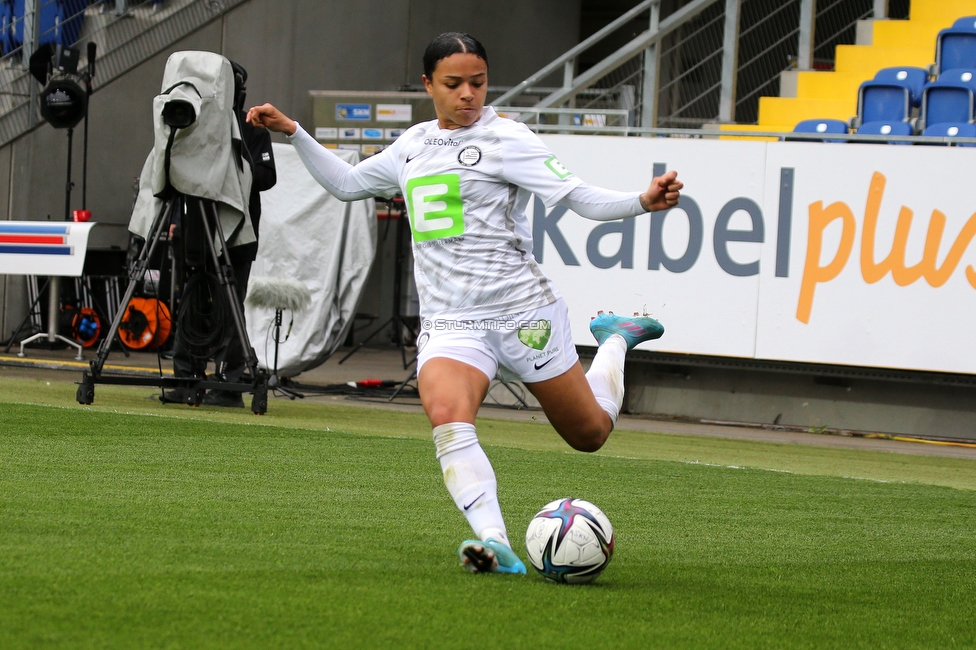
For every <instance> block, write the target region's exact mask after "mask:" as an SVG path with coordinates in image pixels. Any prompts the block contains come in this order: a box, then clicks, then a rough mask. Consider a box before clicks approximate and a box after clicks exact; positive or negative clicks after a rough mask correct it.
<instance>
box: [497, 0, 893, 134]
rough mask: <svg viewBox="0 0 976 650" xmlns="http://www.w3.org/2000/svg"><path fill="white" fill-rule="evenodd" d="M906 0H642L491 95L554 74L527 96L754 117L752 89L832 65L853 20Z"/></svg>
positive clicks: (539, 102)
mask: <svg viewBox="0 0 976 650" xmlns="http://www.w3.org/2000/svg"><path fill="white" fill-rule="evenodd" d="M906 1H907V0H819V2H818V1H817V0H644V1H643V2H640V3H638V4H637V5H636V6H634V8H633V9H631V10H630V11H628V12H626V13H624V14H623V15H621V16H620V17H619V18H617V19H616V20H614V21H612V22H611V23H609V24H608V25H606V26H605V27H603V28H602V29H600V30H599V31H598V32H596V33H595V34H593V36H591V37H589V38H587V39H586V40H584V41H583V42H581V43H580V44H579V45H577V46H575V47H574V48H572V49H570V50H569V51H567V52H566V53H565V54H563V55H562V56H560V57H559V58H557V59H555V60H554V61H552V62H551V63H550V64H549V65H547V66H545V67H544V68H542V69H541V70H539V71H538V72H536V73H535V74H533V75H532V76H530V77H529V78H528V79H526V80H524V81H523V82H522V83H520V84H518V85H517V86H515V87H514V88H512V89H511V90H509V91H508V92H505V93H504V94H502V95H501V96H500V97H498V98H496V99H495V100H494V102H495V103H509V104H513V105H519V104H522V103H526V102H527V100H529V93H528V92H527V91H528V90H529V89H530V88H533V87H536V89H538V87H539V86H541V85H542V83H543V82H545V81H546V80H547V79H548V80H550V85H554V84H551V81H553V80H555V79H554V77H555V76H556V75H558V73H560V72H561V73H562V85H561V86H558V87H557V88H555V89H554V90H553V91H552V92H550V93H549V94H547V95H544V96H542V97H541V98H539V96H538V95H536V96H535V97H532V98H531V101H534V102H535V104H534V105H535V106H537V107H539V108H546V107H552V106H565V107H569V108H618V109H621V110H627V111H628V113H629V116H630V117H629V123H630V125H631V126H638V125H640V126H667V127H686V126H702V125H704V124H708V123H714V122H722V123H732V122H735V121H738V122H743V123H748V122H755V121H756V120H757V117H758V100H759V97H760V96H762V95H775V94H778V93H779V82H780V75H781V74H782V72H783V71H784V70H788V69H791V68H793V69H796V68H799V69H814V68H831V67H832V62H833V57H834V49H835V48H836V46H837V45H838V44H841V43H853V42H854V40H855V37H856V31H857V23H858V21H859V20H864V19H866V18H869V17H872V16H878V17H885V16H887V15H888V11H889V6H890V5H891V4H898V5H899V9H898V10H899V11H904V12H905V13H907V4H905V2H906ZM902 4H905V6H904V8H903V9H902V8H901V5H902ZM666 11H667V13H666ZM645 20H646V21H647V22H646V24H647V29H646V30H644V31H643V32H642V33H640V34H638V35H637V36H636V37H633V38H630V39H629V40H628V41H627V42H625V43H624V44H623V45H621V46H619V47H617V48H616V50H615V51H614V52H613V54H611V55H609V56H607V57H605V58H603V59H602V60H600V61H599V62H597V63H596V64H594V65H593V66H591V67H590V68H589V69H587V70H584V71H582V72H581V73H578V74H577V71H576V68H577V65H578V62H579V61H580V58H581V56H582V55H583V54H584V53H586V52H587V51H589V50H591V49H592V48H594V47H595V46H598V45H602V46H603V47H605V46H606V44H607V43H610V42H613V43H619V42H620V41H621V39H620V34H619V32H620V31H621V29H622V28H623V27H624V26H627V25H631V26H632V25H633V24H634V22H635V21H645ZM557 82H558V80H557ZM584 92H585V96H584V94H583V93H584Z"/></svg>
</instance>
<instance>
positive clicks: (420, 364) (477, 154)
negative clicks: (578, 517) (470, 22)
mask: <svg viewBox="0 0 976 650" xmlns="http://www.w3.org/2000/svg"><path fill="white" fill-rule="evenodd" d="M423 82H424V86H425V87H426V89H427V93H428V94H429V95H430V96H431V97H432V98H433V101H434V109H435V111H436V114H437V119H436V120H431V121H429V122H423V123H421V124H416V125H414V126H413V127H411V128H410V129H408V130H407V131H406V132H405V133H404V134H403V135H401V136H400V137H399V138H398V139H397V140H396V141H395V142H394V143H393V144H392V145H391V146H390V147H388V148H387V149H385V150H383V151H382V152H380V153H379V154H377V155H375V156H372V157H371V158H367V159H366V160H364V161H363V162H361V163H359V164H358V165H356V166H351V165H349V164H347V163H346V162H344V161H342V160H340V159H339V158H338V157H337V156H335V155H333V154H332V153H331V152H330V151H329V150H328V149H325V148H324V147H322V146H320V145H319V144H318V143H317V142H316V141H315V140H314V139H313V138H312V137H311V136H310V135H309V134H308V133H306V132H305V131H304V130H303V129H302V127H301V126H300V125H299V124H298V123H297V122H295V121H293V120H291V119H289V118H288V117H287V116H285V115H284V114H282V113H281V112H280V111H278V110H277V109H276V108H275V107H274V106H272V105H270V104H265V105H263V106H257V107H254V108H252V109H251V110H250V111H249V112H248V115H247V120H248V122H251V123H252V124H254V125H256V126H264V127H266V128H268V129H271V130H273V131H278V132H282V133H284V134H285V135H287V136H288V138H289V140H290V141H291V142H292V143H293V144H294V145H295V148H296V150H297V151H298V153H299V155H300V156H301V158H302V160H303V161H304V163H305V166H306V167H307V168H308V170H309V171H310V172H311V174H312V175H313V176H314V177H315V178H316V180H318V182H319V183H321V184H322V185H323V186H324V187H325V188H326V189H328V190H329V191H330V192H331V193H332V194H334V195H335V196H337V197H338V198H339V199H341V200H344V201H352V200H358V199H364V198H367V197H371V196H392V195H394V194H396V193H398V192H400V193H402V194H403V196H404V197H405V201H406V204H407V213H408V216H409V219H410V226H411V231H412V235H413V254H414V273H415V276H416V282H417V289H418V292H419V294H420V316H421V333H420V335H419V337H418V339H417V350H418V358H417V371H418V380H417V381H418V388H419V390H420V400H421V402H422V403H423V406H424V410H425V411H426V413H427V417H428V418H429V419H430V424H431V426H432V427H433V436H434V446H435V448H436V452H437V458H438V459H439V461H440V465H441V470H442V471H443V473H444V483H445V485H446V486H447V489H448V492H449V493H450V494H451V496H452V497H453V498H454V502H455V503H456V504H457V507H458V509H459V510H461V512H462V513H463V514H464V516H465V517H466V518H467V520H468V523H469V524H470V525H471V528H472V529H473V530H474V533H475V535H476V536H477V538H478V539H473V540H467V541H464V542H462V544H461V546H460V548H459V549H458V556H459V558H460V559H461V563H462V564H463V565H464V566H465V567H466V568H467V569H468V570H469V571H471V572H473V573H478V572H498V573H514V574H522V573H525V565H524V564H523V563H522V561H521V560H520V559H519V558H518V556H517V555H516V554H515V553H514V552H513V551H512V549H511V544H510V543H509V541H508V536H507V533H506V529H505V521H504V519H503V518H502V513H501V508H500V507H499V504H498V497H497V484H496V480H495V473H494V470H493V469H492V466H491V463H490V462H489V461H488V457H487V456H486V455H485V452H484V451H483V449H482V448H481V445H480V444H479V442H478V436H477V434H476V432H475V416H476V415H477V414H478V408H479V407H480V405H481V403H482V402H483V401H484V399H485V396H486V395H487V393H488V387H489V384H490V382H491V380H492V379H494V377H495V374H496V372H498V373H500V375H501V376H502V378H503V379H519V380H521V381H522V382H523V383H524V384H525V385H526V386H527V387H528V389H529V390H530V391H531V392H532V394H533V395H534V396H535V397H536V399H538V400H539V403H540V404H541V405H542V408H543V410H544V411H545V414H546V416H547V417H548V418H549V421H550V422H551V423H552V426H553V427H554V428H555V429H556V431H557V432H558V433H559V435H561V436H562V437H563V439H565V440H566V442H567V443H569V445H570V446H571V447H573V448H574V449H577V450H579V451H590V452H591V451H596V450H597V449H599V448H600V447H601V446H603V443H604V442H606V440H607V437H608V436H609V435H610V431H611V430H612V429H613V426H614V423H615V421H616V419H617V416H618V414H619V412H620V407H621V404H622V403H623V394H624V381H623V369H624V356H625V355H626V353H627V351H628V350H630V349H632V348H633V347H634V346H635V345H637V344H638V343H641V342H643V341H647V340H651V339H655V338H658V337H660V336H661V335H662V334H663V333H664V328H663V327H661V325H660V324H659V323H658V322H657V321H656V320H654V319H653V318H650V317H647V316H643V317H641V316H637V315H636V314H635V316H634V317H633V318H625V317H620V316H615V315H613V314H612V313H609V314H604V313H602V312H601V313H600V314H599V315H598V316H597V317H596V318H595V319H593V320H592V321H591V322H590V331H591V332H592V333H593V335H594V336H595V337H596V340H597V342H598V343H599V349H598V351H597V354H596V357H595V358H594V359H593V363H592V364H591V366H590V369H589V371H588V372H587V373H586V374H585V375H584V373H583V369H582V367H581V366H580V363H579V357H578V356H577V354H576V348H575V346H574V345H573V340H572V337H571V333H570V327H569V312H568V309H567V307H566V304H565V302H564V301H563V299H562V298H561V297H560V295H559V293H558V291H557V290H556V288H555V286H553V284H552V282H550V281H549V279H548V278H546V276H545V274H544V273H543V272H542V270H541V269H540V268H539V265H538V264H537V263H536V261H535V259H534V258H533V256H532V238H531V233H532V229H531V226H530V224H529V222H528V219H527V217H526V216H525V207H526V205H527V203H528V201H529V198H530V196H531V195H532V194H535V195H537V196H539V197H540V198H541V199H542V200H543V201H544V202H545V203H546V205H548V206H554V205H556V204H562V205H565V206H567V207H568V208H569V209H571V210H572V211H573V212H576V213H577V214H579V215H582V216H584V217H587V218H590V219H596V220H601V221H603V220H613V219H621V218H625V217H633V216H636V215H639V214H644V213H645V212H649V211H652V210H661V209H666V208H669V207H671V206H674V205H676V204H677V203H678V198H679V192H680V190H681V188H682V183H681V182H679V181H678V180H677V174H676V173H675V172H673V171H672V172H669V173H668V174H666V175H664V176H660V177H657V178H654V179H653V180H652V181H651V185H650V187H649V188H648V189H647V191H646V192H643V193H641V194H638V193H636V192H635V193H625V192H616V191H611V190H606V189H602V188H598V187H594V186H591V185H587V184H586V183H584V182H583V181H581V180H580V179H578V178H576V177H575V176H573V175H572V174H571V173H570V172H569V171H568V170H567V169H566V168H565V167H563V166H562V165H561V164H559V162H558V161H557V160H556V158H555V156H553V155H552V153H551V152H550V151H549V150H548V149H546V147H545V145H544V144H543V143H542V141H541V140H540V139H539V138H538V137H537V136H536V135H535V134H534V133H532V132H531V131H530V130H529V129H528V128H527V127H526V126H525V125H524V124H520V123H518V122H514V121H512V120H507V119H503V118H500V117H499V116H498V115H496V114H495V111H494V110H493V109H492V108H491V107H486V106H485V105H484V103H485V96H486V94H487V90H488V55H487V53H486V52H485V48H484V47H483V46H482V45H481V43H479V42H478V41H477V40H475V39H474V38H472V37H471V36H469V35H467V34H461V33H456V32H451V33H446V34H441V35H440V36H438V37H437V38H435V39H434V40H433V41H432V42H431V43H430V45H428V46H427V50H426V51H425V52H424V75H423Z"/></svg>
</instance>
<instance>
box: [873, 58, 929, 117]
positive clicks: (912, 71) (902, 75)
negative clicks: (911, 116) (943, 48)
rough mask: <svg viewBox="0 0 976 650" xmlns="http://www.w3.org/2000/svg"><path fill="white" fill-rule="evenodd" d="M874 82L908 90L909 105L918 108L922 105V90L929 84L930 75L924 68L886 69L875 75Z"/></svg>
mask: <svg viewBox="0 0 976 650" xmlns="http://www.w3.org/2000/svg"><path fill="white" fill-rule="evenodd" d="M874 80H875V81H878V82H881V83H887V84H894V85H898V86H904V87H906V88H908V94H909V103H911V105H912V106H915V107H918V106H920V105H921V104H922V90H923V89H924V88H925V84H927V83H928V82H929V73H928V70H924V69H923V68H912V67H903V68H884V69H883V70H879V71H878V74H876V75H874Z"/></svg>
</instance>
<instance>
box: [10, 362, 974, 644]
mask: <svg viewBox="0 0 976 650" xmlns="http://www.w3.org/2000/svg"><path fill="white" fill-rule="evenodd" d="M73 389H74V387H73V386H72V385H70V384H67V383H66V384H64V385H57V384H55V385H47V384H46V382H34V383H33V384H28V385H26V386H25V385H24V382H13V381H11V380H9V379H0V648H33V647H65V648H89V647H90V648H95V647H97V648H128V647H133V648H155V647H163V648H206V647H220V648H237V647H241V648H302V647H313V648H325V647H329V648H331V647H335V648H359V647H395V648H414V647H415V648H479V649H481V648H522V647H531V648H546V647H559V648H584V647H586V648H592V647H605V648H650V647H662V648H683V647H687V648H761V647H769V648H781V647H793V648H857V647H861V648H953V647H960V648H961V647H976V624H974V623H973V620H974V619H973V611H976V462H974V461H968V460H962V459H945V458H931V457H922V456H906V455H902V454H887V453H883V452H865V451H854V450H834V449H825V448H812V447H811V448H807V447H800V446H788V445H776V444H766V443H753V442H743V441H727V440H716V439H709V438H689V437H679V436H665V435H658V434H647V433H633V432H627V431H617V432H615V433H614V435H613V437H612V438H611V442H610V443H609V444H608V446H607V447H606V448H605V450H604V451H601V452H600V453H597V454H593V455H585V454H578V453H573V452H569V451H568V448H567V447H565V445H564V444H563V443H562V442H561V441H559V439H558V437H557V436H556V435H555V434H554V433H553V432H552V431H551V429H549V427H547V426H543V425H540V424H535V423H518V422H504V421H499V420H484V421H483V422H481V423H479V433H480V434H481V436H482V438H483V439H484V441H485V446H486V451H487V452H488V454H489V456H490V458H491V459H492V462H493V463H494V465H495V468H496V471H497V473H498V477H499V482H500V485H501V495H500V498H501V501H502V506H503V509H504V511H505V513H506V517H507V520H508V522H509V527H510V534H511V537H512V539H513V541H514V544H515V548H516V550H517V551H518V552H519V553H520V554H521V555H522V556H523V558H524V557H525V554H524V547H523V545H522V539H521V538H522V536H523V535H524V532H525V527H526V525H527V523H528V521H529V519H530V518H531V517H532V515H533V514H534V513H535V512H536V511H537V510H538V509H539V508H540V507H541V506H542V505H544V504H545V503H546V502H548V501H550V500H552V499H555V498H558V497H563V496H578V497H581V498H585V499H588V500H590V501H593V502H594V503H596V504H597V505H598V506H600V507H601V508H602V509H603V510H604V511H605V512H606V513H607V515H608V516H609V517H610V520H611V522H612V523H613V524H614V527H615V530H616V535H617V548H616V552H615V555H614V558H613V561H612V562H611V564H610V566H609V568H608V569H607V571H606V572H605V573H604V575H603V576H601V577H600V578H599V580H597V582H596V583H594V584H592V585H583V586H566V585H556V584H551V583H547V582H546V581H544V580H543V579H542V578H541V577H539V576H538V575H534V574H533V575H529V576H526V577H511V576H494V575H469V574H467V573H466V572H464V571H463V570H462V569H461V568H460V566H459V565H458V563H457V559H456V555H455V549H456V546H457V544H458V543H459V542H460V541H461V540H462V539H464V538H466V537H468V536H469V535H470V532H469V530H468V529H467V525H466V523H465V522H464V519H463V518H462V516H461V515H460V513H458V512H457V511H456V509H455V507H454V505H453V503H452V502H451V500H450V498H449V497H448V496H447V494H446V491H445V490H444V487H443V483H442V481H441V476H440V472H439V468H438V466H437V463H436V461H435V459H434V457H433V445H432V444H431V443H430V441H429V439H428V436H429V430H428V428H427V425H426V423H425V421H424V418H423V417H422V416H421V415H417V414H405V413H398V412H391V411H381V410H373V409H363V408H357V407H350V406H333V407H329V406H325V405H322V404H312V403H310V404H302V403H284V402H280V401H275V402H273V403H272V405H271V409H270V410H269V414H268V416H266V417H265V418H255V417H254V416H250V415H249V414H247V413H227V412H217V411H215V410H207V409H189V408H186V407H181V406H177V407H173V406H167V407H164V406H160V405H158V404H154V403H152V402H151V401H150V400H148V399H146V397H147V396H148V395H147V393H148V391H146V390H145V389H142V390H139V389H122V388H117V389H113V388H110V387H104V388H103V387H99V389H98V392H97V396H96V403H95V404H94V405H93V406H92V407H80V406H77V405H75V404H74V403H73V399H72V398H73ZM530 571H531V569H530Z"/></svg>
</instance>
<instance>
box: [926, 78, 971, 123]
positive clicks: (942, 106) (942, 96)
mask: <svg viewBox="0 0 976 650" xmlns="http://www.w3.org/2000/svg"><path fill="white" fill-rule="evenodd" d="M963 76H964V75H963ZM974 88H976V85H974V84H973V83H967V82H965V81H962V80H961V79H960V80H949V79H941V78H940V79H938V80H936V81H933V82H932V83H930V84H929V85H927V86H926V87H925V90H924V91H923V92H922V115H921V118H920V121H919V128H920V129H922V130H923V131H924V130H925V129H926V128H928V127H930V126H934V125H936V124H943V123H949V122H951V123H960V122H962V123H967V122H972V121H973V94H974Z"/></svg>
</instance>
